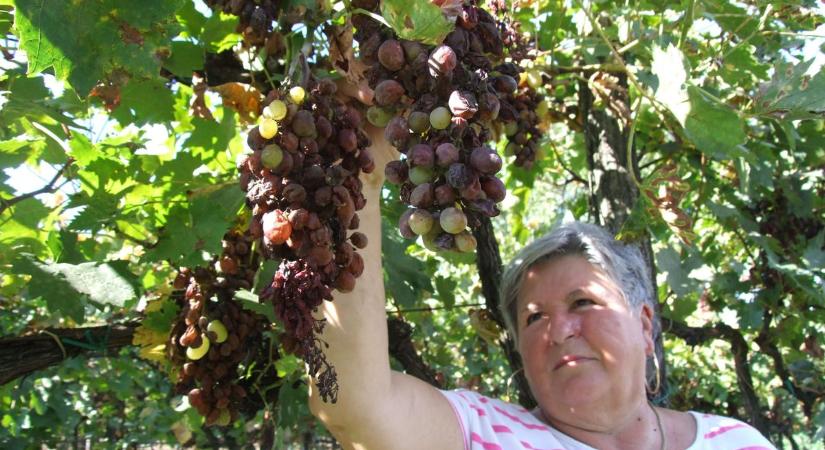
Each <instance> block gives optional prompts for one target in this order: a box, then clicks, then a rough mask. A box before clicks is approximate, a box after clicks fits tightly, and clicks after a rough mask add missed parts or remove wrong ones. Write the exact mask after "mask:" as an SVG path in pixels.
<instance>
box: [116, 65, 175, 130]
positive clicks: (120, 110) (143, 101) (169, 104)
mask: <svg viewBox="0 0 825 450" xmlns="http://www.w3.org/2000/svg"><path fill="white" fill-rule="evenodd" d="M190 75H191V74H190ZM174 109H175V98H174V97H173V95H172V91H170V90H169V88H167V87H166V86H164V84H163V83H162V82H161V81H158V80H138V79H133V80H130V81H129V83H127V84H126V86H124V87H123V89H122V90H121V92H120V106H118V107H117V109H115V111H114V112H113V113H112V116H113V117H115V118H116V119H117V121H118V122H120V123H121V124H123V125H124V126H125V125H129V124H132V123H134V124H135V125H145V124H147V123H163V122H171V121H172V120H174V118H175V114H174Z"/></svg>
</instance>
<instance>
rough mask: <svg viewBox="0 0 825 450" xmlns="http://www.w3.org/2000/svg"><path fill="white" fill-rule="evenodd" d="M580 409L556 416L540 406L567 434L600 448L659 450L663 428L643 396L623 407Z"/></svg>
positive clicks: (545, 415)
mask: <svg viewBox="0 0 825 450" xmlns="http://www.w3.org/2000/svg"><path fill="white" fill-rule="evenodd" d="M608 409H609V408H601V409H599V410H597V411H590V412H589V413H587V414H585V412H584V411H582V410H579V411H577V412H574V413H571V415H569V416H568V417H565V418H563V419H562V418H555V417H551V416H549V415H547V414H545V413H544V411H543V410H541V409H539V410H538V411H539V414H540V417H541V418H542V420H544V421H545V422H547V423H549V424H550V425H552V426H553V427H554V428H555V429H557V430H558V431H560V432H562V433H564V434H566V435H567V436H569V437H571V438H573V439H575V440H577V441H580V442H582V443H585V444H587V445H589V446H591V447H594V448H598V449H600V450H627V449H634V450H660V449H661V448H662V443H663V439H662V438H663V436H664V430H662V429H661V426H662V423H661V420H657V414H656V412H655V411H654V409H653V406H652V405H651V404H649V403H648V402H647V400H646V399H642V400H641V401H639V402H638V403H637V404H635V405H633V406H631V407H629V408H625V409H624V410H616V411H612V412H611V411H608Z"/></svg>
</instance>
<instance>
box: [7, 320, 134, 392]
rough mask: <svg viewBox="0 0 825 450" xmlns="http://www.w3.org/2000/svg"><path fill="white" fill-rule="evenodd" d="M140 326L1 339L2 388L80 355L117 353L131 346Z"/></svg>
mask: <svg viewBox="0 0 825 450" xmlns="http://www.w3.org/2000/svg"><path fill="white" fill-rule="evenodd" d="M137 326H138V324H137V323H125V324H118V325H112V326H100V327H86V328H50V329H47V330H44V331H41V332H39V333H37V334H31V335H28V336H20V337H13V338H3V339H0V385H3V384H6V383H8V382H9V381H11V380H14V379H15V378H18V377H21V376H24V375H28V374H29V373H32V372H34V371H37V370H42V369H45V368H47V367H50V366H53V365H56V364H59V363H61V362H62V361H63V360H65V359H67V358H71V357H74V356H78V355H81V354H89V353H96V354H98V355H99V356H105V355H107V354H112V353H116V352H117V351H118V350H120V349H121V348H123V347H126V346H129V345H132V335H133V334H134V331H135V328H137Z"/></svg>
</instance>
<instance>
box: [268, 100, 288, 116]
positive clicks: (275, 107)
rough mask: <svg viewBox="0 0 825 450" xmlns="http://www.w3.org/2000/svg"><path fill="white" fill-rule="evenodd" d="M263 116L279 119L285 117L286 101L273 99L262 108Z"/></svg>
mask: <svg viewBox="0 0 825 450" xmlns="http://www.w3.org/2000/svg"><path fill="white" fill-rule="evenodd" d="M264 117H267V118H270V119H273V120H281V119H283V118H284V117H286V103H284V102H282V101H280V100H273V101H272V103H270V104H269V106H267V107H266V108H264Z"/></svg>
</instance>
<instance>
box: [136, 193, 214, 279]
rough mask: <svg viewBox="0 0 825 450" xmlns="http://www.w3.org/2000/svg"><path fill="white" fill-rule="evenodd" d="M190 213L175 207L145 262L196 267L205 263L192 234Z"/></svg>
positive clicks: (145, 257)
mask: <svg viewBox="0 0 825 450" xmlns="http://www.w3.org/2000/svg"><path fill="white" fill-rule="evenodd" d="M191 220H192V219H191V217H190V216H189V211H188V210H187V209H186V208H184V207H182V206H180V205H175V206H174V207H173V208H172V209H171V211H169V214H168V215H167V216H166V223H165V224H164V225H163V228H162V229H161V231H160V233H159V235H158V240H157V243H156V245H155V247H154V248H153V249H151V250H149V251H148V252H146V254H145V255H144V257H143V260H145V261H161V260H168V261H174V262H176V263H178V264H180V265H191V266H196V265H198V264H202V263H203V259H202V258H201V257H200V254H198V253H196V251H197V250H198V249H197V248H196V247H195V246H196V244H197V241H198V239H197V238H196V237H195V235H194V234H193V233H192V225H191Z"/></svg>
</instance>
